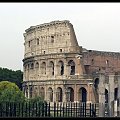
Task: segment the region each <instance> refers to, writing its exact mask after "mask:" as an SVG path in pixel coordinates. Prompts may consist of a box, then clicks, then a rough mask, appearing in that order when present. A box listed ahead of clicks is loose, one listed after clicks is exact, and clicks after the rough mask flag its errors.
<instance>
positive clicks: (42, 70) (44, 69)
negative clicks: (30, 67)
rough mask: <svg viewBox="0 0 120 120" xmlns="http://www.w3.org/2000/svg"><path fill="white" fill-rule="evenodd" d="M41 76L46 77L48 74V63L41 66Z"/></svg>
mask: <svg viewBox="0 0 120 120" xmlns="http://www.w3.org/2000/svg"><path fill="white" fill-rule="evenodd" d="M41 74H43V75H45V74H46V63H45V62H43V63H42V65H41Z"/></svg>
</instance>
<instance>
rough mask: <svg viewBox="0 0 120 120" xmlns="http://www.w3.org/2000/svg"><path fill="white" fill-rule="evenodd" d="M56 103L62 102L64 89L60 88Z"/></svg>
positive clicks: (57, 92)
mask: <svg viewBox="0 0 120 120" xmlns="http://www.w3.org/2000/svg"><path fill="white" fill-rule="evenodd" d="M56 101H58V102H62V88H60V87H58V88H57V91H56Z"/></svg>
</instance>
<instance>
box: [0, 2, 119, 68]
mask: <svg viewBox="0 0 120 120" xmlns="http://www.w3.org/2000/svg"><path fill="white" fill-rule="evenodd" d="M55 20H69V21H70V22H71V23H72V24H73V27H74V30H75V33H76V37H77V40H78V43H79V45H80V46H82V47H84V48H86V49H89V50H99V51H111V52H120V3H0V67H4V68H8V69H12V70H23V62H22V60H23V58H24V45H23V44H24V37H23V33H24V32H25V30H26V29H27V28H29V27H30V26H35V25H39V24H43V23H47V22H51V21H55Z"/></svg>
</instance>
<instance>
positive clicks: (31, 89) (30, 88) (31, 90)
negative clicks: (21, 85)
mask: <svg viewBox="0 0 120 120" xmlns="http://www.w3.org/2000/svg"><path fill="white" fill-rule="evenodd" d="M29 90H30V91H29V93H30V98H32V92H33V88H32V86H30V87H29Z"/></svg>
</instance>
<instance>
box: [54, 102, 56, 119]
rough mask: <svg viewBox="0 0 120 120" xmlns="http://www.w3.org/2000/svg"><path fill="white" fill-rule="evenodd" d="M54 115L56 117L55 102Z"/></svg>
mask: <svg viewBox="0 0 120 120" xmlns="http://www.w3.org/2000/svg"><path fill="white" fill-rule="evenodd" d="M54 117H56V103H55V102H54Z"/></svg>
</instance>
